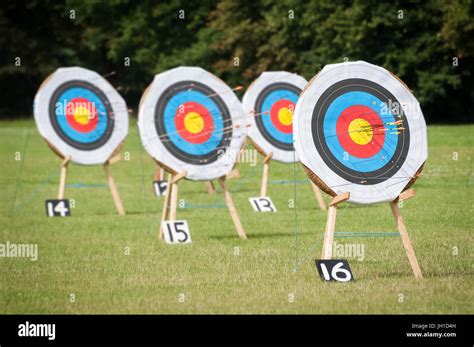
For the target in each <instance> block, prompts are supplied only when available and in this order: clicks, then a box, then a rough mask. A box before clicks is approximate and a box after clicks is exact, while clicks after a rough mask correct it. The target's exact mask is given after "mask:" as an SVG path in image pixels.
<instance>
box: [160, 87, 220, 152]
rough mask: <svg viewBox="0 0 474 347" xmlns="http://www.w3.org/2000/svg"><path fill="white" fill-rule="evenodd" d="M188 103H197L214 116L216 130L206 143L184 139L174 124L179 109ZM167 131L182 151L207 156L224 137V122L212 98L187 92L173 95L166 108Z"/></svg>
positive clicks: (195, 92) (190, 91)
mask: <svg viewBox="0 0 474 347" xmlns="http://www.w3.org/2000/svg"><path fill="white" fill-rule="evenodd" d="M186 102H196V103H199V104H201V105H202V106H204V107H205V108H207V109H208V111H209V113H210V114H211V116H212V121H213V125H214V129H213V131H212V133H211V136H210V137H209V139H208V140H207V141H206V142H203V143H192V142H188V141H187V140H186V139H185V138H183V137H182V136H181V135H180V134H179V133H178V132H177V129H176V125H175V123H174V119H175V115H176V112H177V111H178V107H179V106H180V105H182V104H184V103H186ZM164 125H165V131H166V134H167V135H168V137H169V139H170V140H171V142H172V143H173V144H174V145H175V146H176V147H177V148H179V149H180V150H181V151H183V152H185V153H188V154H191V155H205V154H208V153H210V152H212V151H213V150H215V149H216V148H217V146H218V145H219V143H220V142H221V140H222V137H223V131H224V120H223V118H222V113H221V112H220V110H219V108H218V106H217V105H216V103H215V102H214V101H212V99H211V98H209V97H208V96H206V95H205V94H203V93H201V92H198V91H195V90H186V91H182V92H179V93H177V94H176V95H173V96H172V97H171V99H170V100H169V102H168V104H167V105H166V107H165V111H164Z"/></svg>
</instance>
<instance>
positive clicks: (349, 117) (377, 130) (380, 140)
mask: <svg viewBox="0 0 474 347" xmlns="http://www.w3.org/2000/svg"><path fill="white" fill-rule="evenodd" d="M357 118H362V119H364V120H366V121H367V122H368V123H369V124H370V125H371V127H372V139H371V141H370V142H369V143H367V144H365V145H359V144H358V143H355V142H354V141H353V140H352V139H351V137H350V135H349V124H350V123H351V122H352V121H353V120H354V119H357ZM382 129H384V126H383V122H382V119H380V116H379V115H378V114H377V112H375V111H374V110H372V109H371V108H370V107H367V106H364V105H354V106H350V107H348V108H346V109H345V110H344V111H342V112H341V114H340V115H339V118H338V120H337V123H336V132H337V136H338V139H339V143H340V144H341V146H342V147H343V148H344V150H345V151H346V152H347V153H349V154H350V155H352V156H354V157H357V158H370V157H372V156H374V155H375V154H377V153H378V152H379V151H380V150H381V149H382V147H383V144H384V141H385V132H383V131H381V130H382Z"/></svg>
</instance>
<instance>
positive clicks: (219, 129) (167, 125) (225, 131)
mask: <svg viewBox="0 0 474 347" xmlns="http://www.w3.org/2000/svg"><path fill="white" fill-rule="evenodd" d="M155 124H156V132H157V134H158V136H159V137H160V138H161V139H162V140H163V144H164V146H165V147H166V148H167V149H168V151H169V152H170V153H172V154H173V156H175V157H176V158H178V159H180V160H182V161H184V162H188V163H192V164H194V165H207V164H210V163H213V162H215V161H216V160H217V159H218V158H219V156H220V155H222V154H224V153H225V151H226V150H227V148H228V146H229V144H230V140H231V139H232V120H231V116H230V113H229V109H228V108H227V106H226V105H225V103H224V101H223V100H222V98H221V97H220V96H219V95H216V93H215V91H213V90H212V89H211V88H209V87H208V86H206V85H204V84H202V83H200V82H196V81H182V82H178V83H175V84H173V85H171V86H169V87H168V88H167V89H166V90H165V91H164V92H163V93H162V94H161V96H160V98H159V100H158V102H157V104H156V108H155Z"/></svg>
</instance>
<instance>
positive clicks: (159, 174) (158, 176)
mask: <svg viewBox="0 0 474 347" xmlns="http://www.w3.org/2000/svg"><path fill="white" fill-rule="evenodd" d="M164 178H165V170H163V169H162V168H161V167H160V166H159V165H158V166H157V167H156V169H155V181H163V179H164Z"/></svg>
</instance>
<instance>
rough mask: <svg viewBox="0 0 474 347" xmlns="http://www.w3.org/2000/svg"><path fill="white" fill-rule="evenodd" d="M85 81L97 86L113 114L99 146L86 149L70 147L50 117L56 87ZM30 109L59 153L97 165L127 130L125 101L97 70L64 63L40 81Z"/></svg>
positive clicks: (79, 162)
mask: <svg viewBox="0 0 474 347" xmlns="http://www.w3.org/2000/svg"><path fill="white" fill-rule="evenodd" d="M72 80H81V81H86V82H89V83H91V84H93V85H94V86H96V87H97V88H99V89H100V90H101V91H102V92H103V93H104V94H105V96H106V97H107V99H108V100H109V102H110V106H111V109H112V113H113V116H114V129H113V130H112V134H111V136H110V138H109V139H108V141H107V142H106V143H104V144H103V145H102V146H101V147H100V148H97V149H94V150H91V151H86V150H80V149H77V148H74V147H72V146H71V145H69V144H67V143H66V142H65V141H63V140H62V139H61V138H60V137H59V135H58V134H57V133H56V131H55V130H54V128H53V126H52V124H51V122H50V119H49V104H50V101H51V97H52V96H53V94H54V92H55V91H56V89H57V88H58V87H59V86H60V85H62V84H63V83H65V82H67V81H72ZM33 112H34V115H35V121H36V127H37V128H38V131H39V133H40V134H41V136H42V137H44V138H45V139H46V140H48V141H49V142H50V143H51V144H52V145H53V146H54V147H56V148H57V149H58V150H59V151H60V152H61V154H63V155H65V156H70V157H71V161H72V162H74V163H76V164H83V165H96V164H103V163H105V162H106V161H107V160H108V159H109V158H110V156H111V155H112V154H113V152H114V151H115V150H116V149H117V147H118V146H119V145H120V143H121V142H122V141H123V140H124V139H125V137H126V136H127V133H128V111H127V105H126V104H125V101H124V100H123V98H122V97H121V96H120V94H119V93H118V92H117V91H116V90H115V89H114V87H112V85H111V84H110V83H109V82H108V81H107V80H105V79H104V78H103V77H102V76H100V75H99V74H98V73H96V72H94V71H91V70H87V69H84V68H81V67H66V68H59V69H57V70H56V71H55V72H54V73H53V74H52V75H50V76H49V77H48V78H47V79H46V80H45V81H44V82H43V84H42V85H41V87H40V89H39V90H38V92H37V93H36V96H35V100H34V104H33Z"/></svg>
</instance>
